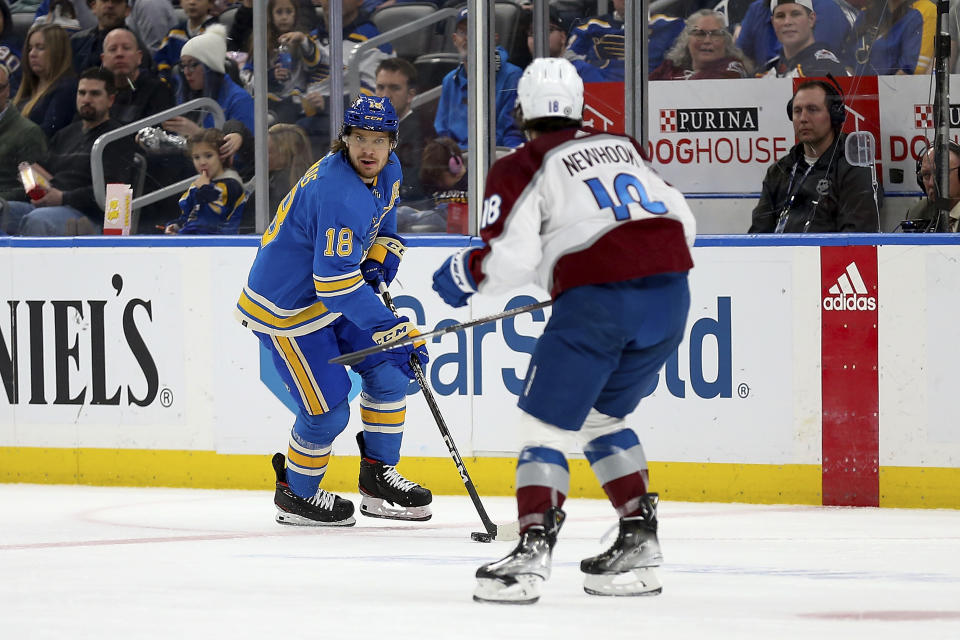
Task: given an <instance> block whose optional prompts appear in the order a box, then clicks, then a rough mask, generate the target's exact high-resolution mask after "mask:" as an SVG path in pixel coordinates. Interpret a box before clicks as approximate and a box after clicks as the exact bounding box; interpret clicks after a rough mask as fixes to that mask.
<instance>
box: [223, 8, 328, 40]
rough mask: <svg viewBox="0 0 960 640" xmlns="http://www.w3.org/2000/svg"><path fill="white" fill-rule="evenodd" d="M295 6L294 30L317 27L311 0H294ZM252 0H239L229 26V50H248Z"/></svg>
mask: <svg viewBox="0 0 960 640" xmlns="http://www.w3.org/2000/svg"><path fill="white" fill-rule="evenodd" d="M294 4H296V6H297V24H296V26H295V27H294V29H295V30H296V31H302V32H303V33H310V32H311V31H313V30H314V29H316V28H317V24H318V23H319V20H318V19H317V12H316V11H315V10H314V5H313V2H312V1H311V0H294ZM252 40H253V0H241V2H240V4H239V6H237V12H236V13H235V14H234V17H233V24H232V25H231V26H230V37H229V38H227V48H228V49H229V50H230V51H248V50H249V49H250V48H251V47H252V44H253V41H252Z"/></svg>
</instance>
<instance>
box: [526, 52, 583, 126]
mask: <svg viewBox="0 0 960 640" xmlns="http://www.w3.org/2000/svg"><path fill="white" fill-rule="evenodd" d="M517 104H518V105H519V106H520V109H521V110H522V111H523V119H524V120H535V119H537V118H569V119H571V120H581V119H582V118H583V80H581V79H580V74H579V73H577V69H576V67H574V66H573V65H572V64H571V63H570V61H569V60H566V59H564V58H534V60H533V62H531V63H530V64H529V65H527V68H526V69H524V71H523V75H522V76H521V77H520V82H519V84H518V85H517Z"/></svg>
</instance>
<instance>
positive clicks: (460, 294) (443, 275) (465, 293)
mask: <svg viewBox="0 0 960 640" xmlns="http://www.w3.org/2000/svg"><path fill="white" fill-rule="evenodd" d="M474 251H476V249H464V250H462V251H460V252H458V253H455V254H453V255H452V256H450V257H449V258H447V259H446V261H445V262H444V263H443V264H442V265H440V268H439V269H437V270H436V271H434V272H433V290H434V291H436V292H437V293H438V294H440V297H441V298H443V301H444V302H446V303H447V304H448V305H450V306H451V307H462V306H464V305H465V304H467V300H468V299H469V298H470V296H472V295H473V294H474V293H476V292H477V283H476V282H474V280H473V275H472V274H471V273H470V269H469V268H468V266H467V265H468V263H469V261H470V254H471V253H473V252H474Z"/></svg>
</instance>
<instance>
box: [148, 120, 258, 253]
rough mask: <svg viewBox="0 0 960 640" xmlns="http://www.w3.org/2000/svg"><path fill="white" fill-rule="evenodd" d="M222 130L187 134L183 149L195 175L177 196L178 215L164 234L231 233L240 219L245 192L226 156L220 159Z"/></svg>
mask: <svg viewBox="0 0 960 640" xmlns="http://www.w3.org/2000/svg"><path fill="white" fill-rule="evenodd" d="M223 143H224V139H223V133H221V132H220V130H219V129H204V130H203V131H201V132H200V133H197V134H195V135H193V136H191V138H190V140H189V142H188V143H187V152H188V154H189V155H190V158H191V159H192V160H193V166H194V168H195V169H196V170H197V178H196V180H194V181H193V184H191V185H190V188H189V189H187V191H186V193H184V194H183V195H182V196H180V203H179V204H180V211H181V215H180V217H179V218H177V219H176V220H174V221H173V222H170V223H168V224H167V226H166V228H165V229H164V233H165V234H167V235H176V234H186V235H217V234H234V233H236V232H237V229H238V228H239V227H240V221H241V220H242V219H243V210H244V208H245V206H246V204H247V194H246V193H244V192H243V182H242V181H241V179H240V174H238V173H237V172H236V171H234V170H233V169H231V168H230V158H229V157H227V158H226V159H225V160H221V159H220V151H219V150H220V147H222V146H223Z"/></svg>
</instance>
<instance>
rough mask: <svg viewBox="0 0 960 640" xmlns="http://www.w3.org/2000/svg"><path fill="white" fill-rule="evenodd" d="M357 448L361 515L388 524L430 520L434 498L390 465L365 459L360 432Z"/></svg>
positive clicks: (361, 433) (428, 491) (426, 490)
mask: <svg viewBox="0 0 960 640" xmlns="http://www.w3.org/2000/svg"><path fill="white" fill-rule="evenodd" d="M357 444H358V445H360V481H359V483H358V484H359V488H360V496H361V499H360V513H362V514H363V515H365V516H370V517H371V518H387V519H390V520H429V519H430V518H431V517H432V516H433V513H432V512H431V511H430V503H431V502H433V494H431V493H430V490H429V489H426V488H424V487H421V486H420V485H419V484H417V483H416V482H413V481H412V480H407V479H406V478H404V477H403V476H402V475H400V472H399V471H397V468H396V467H395V466H393V465H389V464H384V463H382V462H377V461H376V460H372V459H370V458H368V457H367V456H366V447H365V446H364V443H363V432H360V433H358V434H357Z"/></svg>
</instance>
